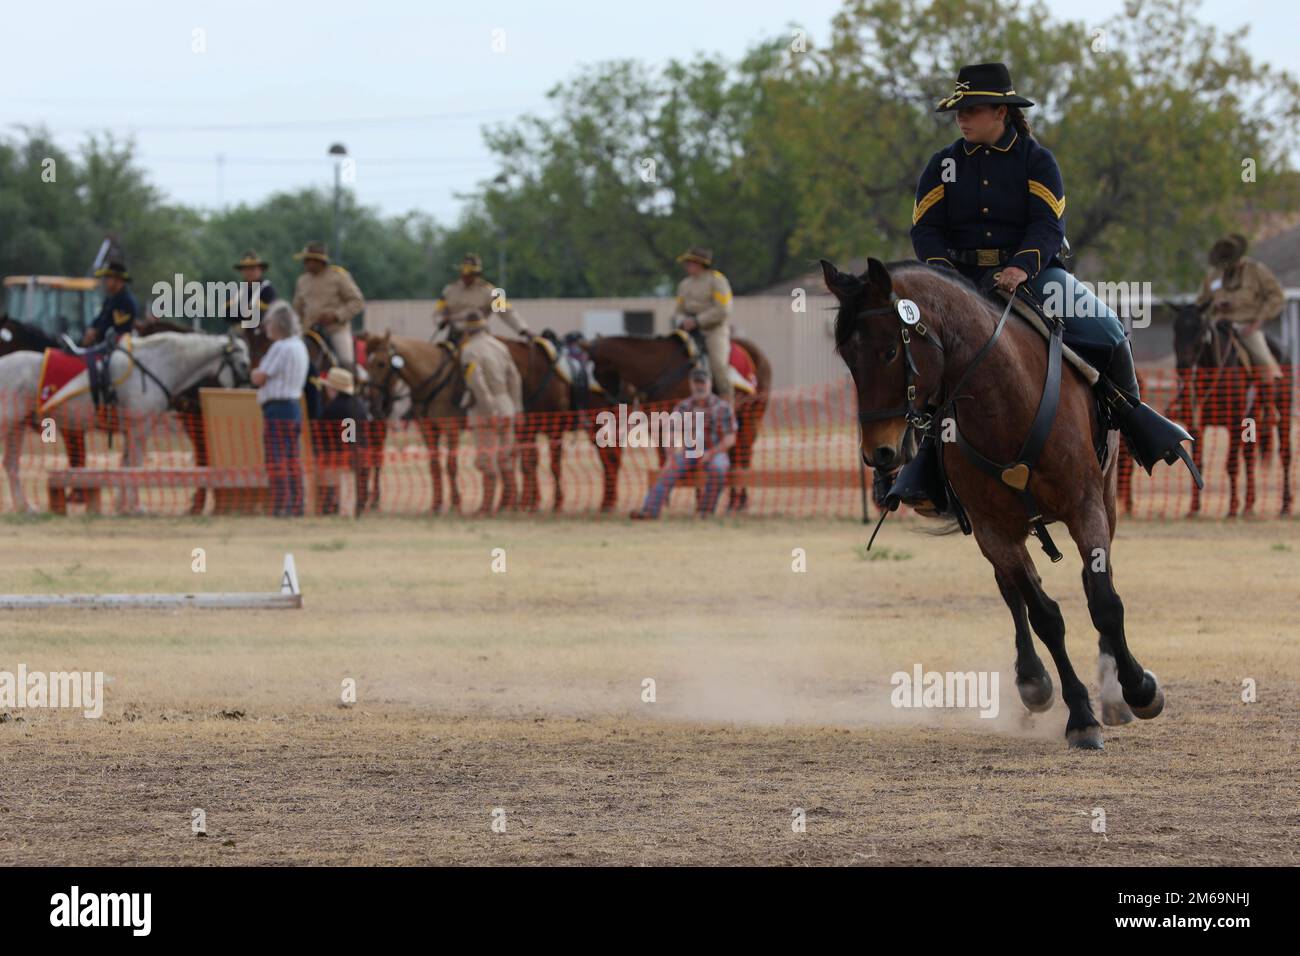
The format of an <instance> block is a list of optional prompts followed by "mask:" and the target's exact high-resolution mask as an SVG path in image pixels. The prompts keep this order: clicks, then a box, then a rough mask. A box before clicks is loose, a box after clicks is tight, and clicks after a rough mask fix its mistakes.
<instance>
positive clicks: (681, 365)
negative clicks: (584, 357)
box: [586, 335, 772, 511]
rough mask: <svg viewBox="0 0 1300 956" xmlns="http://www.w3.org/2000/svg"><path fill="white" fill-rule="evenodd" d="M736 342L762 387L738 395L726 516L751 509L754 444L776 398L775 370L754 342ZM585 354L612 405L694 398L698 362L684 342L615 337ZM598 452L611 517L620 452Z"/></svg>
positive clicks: (604, 500) (603, 508)
mask: <svg viewBox="0 0 1300 956" xmlns="http://www.w3.org/2000/svg"><path fill="white" fill-rule="evenodd" d="M734 341H735V342H736V343H737V344H738V345H740V347H741V348H743V349H744V350H745V351H746V352H748V353H749V356H750V358H751V359H752V360H753V362H754V369H755V371H756V373H757V376H758V387H757V389H756V390H755V391H754V393H753V394H752V395H745V394H742V393H740V392H737V393H736V445H735V448H734V449H733V451H734V454H733V455H732V468H731V470H730V471H729V472H728V474H727V483H728V485H729V486H730V488H729V496H728V499H727V510H728V511H744V510H745V508H746V506H747V505H748V503H749V490H748V488H746V487H745V484H744V474H745V472H746V471H747V470H748V469H749V466H750V464H751V462H752V461H753V455H754V441H755V439H756V438H757V437H758V429H759V426H760V425H761V424H762V422H763V415H764V414H765V413H766V412H767V403H768V400H769V398H770V396H771V392H772V365H771V363H770V362H768V360H767V356H766V355H764V354H763V352H762V350H761V349H759V347H758V346H757V345H755V344H754V343H753V342H750V341H748V340H747V339H735V340H734ZM586 349H587V354H588V355H590V356H591V360H592V364H593V365H594V367H595V370H596V371H595V374H596V381H597V382H599V383H600V385H601V387H602V388H604V389H605V392H606V394H607V395H609V396H610V397H611V401H612V402H613V403H616V404H617V403H625V404H632V403H634V402H641V403H650V402H663V401H667V400H670V399H682V398H687V397H688V396H689V395H690V394H691V386H690V382H689V381H688V378H689V372H690V369H691V366H692V365H693V364H694V360H693V359H691V358H690V357H689V356H687V354H686V351H685V349H684V348H683V346H682V343H681V340H680V339H679V338H678V337H677V336H675V335H671V336H663V337H661V338H653V339H651V338H644V337H639V336H631V335H613V336H608V337H601V338H598V339H593V340H592V341H590V342H588V343H587V344H586ZM600 451H601V463H602V465H603V466H604V469H605V490H604V495H603V496H602V499H601V504H600V510H601V511H611V510H612V509H613V508H614V505H615V500H616V499H617V497H618V466H619V462H620V459H621V449H619V448H617V447H610V448H602V449H601V450H600Z"/></svg>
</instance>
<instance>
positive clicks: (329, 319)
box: [293, 242, 366, 373]
mask: <svg viewBox="0 0 1300 956" xmlns="http://www.w3.org/2000/svg"><path fill="white" fill-rule="evenodd" d="M294 258H295V259H301V260H302V275H300V276H298V284H297V285H296V286H295V287H294V290H293V310H294V311H295V312H297V313H298V315H299V317H300V318H301V319H302V324H303V328H311V327H313V326H315V327H317V328H319V329H320V331H321V333H322V334H323V335H324V336H325V337H326V338H327V339H328V340H329V343H330V347H331V348H332V349H334V354H335V355H336V356H337V357H338V360H339V364H340V365H342V366H343V367H344V368H346V369H348V371H351V372H354V373H355V371H356V364H357V353H356V347H355V346H354V345H353V344H352V320H353V319H354V318H355V317H356V316H358V315H360V314H361V311H362V310H363V309H364V308H365V307H366V300H365V299H364V298H362V296H361V290H360V289H358V288H357V284H356V282H354V281H353V279H352V276H351V274H350V273H349V272H348V270H347V269H344V268H343V267H342V266H336V265H332V264H331V263H330V257H329V251H328V250H327V249H326V248H325V243H323V242H309V243H307V247H306V248H305V249H303V250H302V252H299V253H296V254H295V255H294Z"/></svg>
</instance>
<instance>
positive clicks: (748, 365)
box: [731, 341, 758, 388]
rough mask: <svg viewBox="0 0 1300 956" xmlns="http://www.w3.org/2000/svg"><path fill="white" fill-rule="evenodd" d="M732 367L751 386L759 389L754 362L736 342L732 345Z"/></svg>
mask: <svg viewBox="0 0 1300 956" xmlns="http://www.w3.org/2000/svg"><path fill="white" fill-rule="evenodd" d="M731 367H732V368H734V369H735V370H736V371H737V372H739V373H740V375H741V377H742V378H743V379H744V380H745V381H747V382H748V383H749V384H750V385H752V386H754V388H758V370H757V369H755V368H754V360H753V359H752V358H750V357H749V353H748V352H746V351H745V350H744V349H743V348H741V347H740V345H739V344H738V343H737V342H735V341H733V342H732V343H731Z"/></svg>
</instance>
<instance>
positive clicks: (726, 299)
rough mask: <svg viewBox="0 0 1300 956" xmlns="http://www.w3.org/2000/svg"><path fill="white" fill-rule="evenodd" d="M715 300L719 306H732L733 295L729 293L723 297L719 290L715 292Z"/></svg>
mask: <svg viewBox="0 0 1300 956" xmlns="http://www.w3.org/2000/svg"><path fill="white" fill-rule="evenodd" d="M713 298H714V301H716V302H717V303H718V305H730V304H731V293H730V292H728V293H726V294H725V295H723V294H722V293H721V292H718V291H717V290H714V292H713Z"/></svg>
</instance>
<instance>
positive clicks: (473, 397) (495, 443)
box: [460, 311, 524, 514]
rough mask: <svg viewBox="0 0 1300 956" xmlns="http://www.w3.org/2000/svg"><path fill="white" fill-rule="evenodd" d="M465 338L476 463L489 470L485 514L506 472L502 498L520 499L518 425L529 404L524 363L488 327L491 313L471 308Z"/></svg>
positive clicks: (464, 320) (463, 325)
mask: <svg viewBox="0 0 1300 956" xmlns="http://www.w3.org/2000/svg"><path fill="white" fill-rule="evenodd" d="M460 325H461V329H462V332H463V336H464V337H463V338H462V339H461V342H460V359H461V363H462V365H463V366H464V368H465V386H466V388H468V390H469V395H470V405H469V412H468V418H469V427H470V430H471V431H473V433H474V450H475V455H474V464H475V465H477V466H478V470H479V471H480V472H481V473H482V475H483V504H482V505H481V506H480V507H479V514H491V513H492V511H493V504H494V500H495V497H496V495H495V492H496V482H497V477H498V475H499V476H500V478H501V504H502V506H503V507H504V506H505V505H507V504H509V503H511V502H513V501H514V500H515V488H514V483H515V478H514V446H515V436H514V425H515V416H516V415H518V414H519V413H520V412H522V411H523V409H524V397H523V381H522V380H521V379H520V376H519V367H518V366H516V365H515V360H514V359H513V358H511V357H510V351H509V350H508V349H507V348H506V347H505V345H504V344H503V343H502V342H501V341H500V340H498V339H496V338H495V337H493V336H492V335H489V334H488V331H487V319H486V318H485V317H484V316H483V315H482V314H481V313H479V312H477V311H470V312H468V313H465V315H464V316H463V317H462V318H461V320H460Z"/></svg>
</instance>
